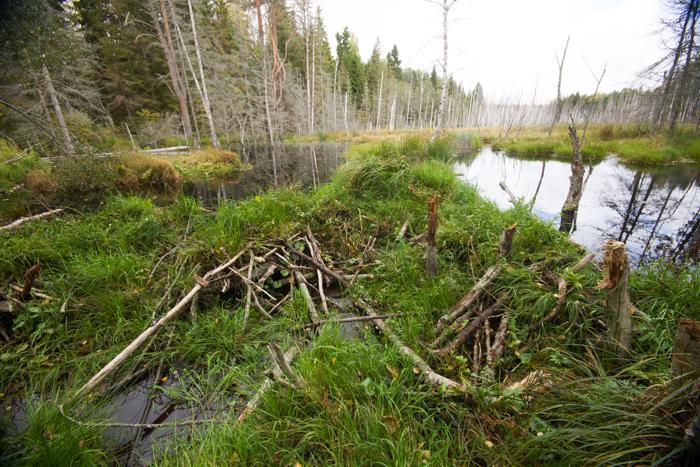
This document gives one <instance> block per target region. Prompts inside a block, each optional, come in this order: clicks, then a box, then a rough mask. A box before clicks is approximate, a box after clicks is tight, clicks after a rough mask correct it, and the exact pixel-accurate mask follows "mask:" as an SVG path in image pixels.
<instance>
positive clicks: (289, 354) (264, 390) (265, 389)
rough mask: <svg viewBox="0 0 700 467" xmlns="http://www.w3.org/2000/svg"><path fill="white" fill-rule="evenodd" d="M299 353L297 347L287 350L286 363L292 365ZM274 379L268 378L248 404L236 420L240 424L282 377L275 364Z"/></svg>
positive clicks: (285, 354) (284, 356)
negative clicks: (276, 380)
mask: <svg viewBox="0 0 700 467" xmlns="http://www.w3.org/2000/svg"><path fill="white" fill-rule="evenodd" d="M298 353H299V348H298V347H297V346H295V345H293V346H291V347H290V348H289V350H287V351H286V352H285V353H284V355H283V358H284V361H285V362H286V363H287V364H291V363H292V361H293V360H294V357H296V355H297V354H298ZM272 374H273V378H274V379H272V378H266V379H265V382H263V384H262V386H260V389H258V391H257V392H256V393H255V395H254V396H253V397H252V398H251V399H250V400H249V401H248V403H247V404H246V406H245V408H244V409H243V410H242V411H241V413H240V415H238V418H237V419H236V420H237V422H238V423H242V422H243V421H244V420H245V419H246V418H248V416H249V415H250V414H251V413H253V411H254V410H255V409H256V408H257V407H258V405H260V401H261V400H262V398H263V397H264V396H265V394H267V392H268V391H269V390H270V389H271V388H272V385H273V384H274V382H275V379H279V378H281V377H282V370H281V369H280V368H279V366H278V365H276V364H275V368H274V369H273V370H272Z"/></svg>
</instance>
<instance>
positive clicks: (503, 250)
mask: <svg viewBox="0 0 700 467" xmlns="http://www.w3.org/2000/svg"><path fill="white" fill-rule="evenodd" d="M516 227H517V224H513V225H511V226H509V227H508V228H506V229H505V230H504V231H503V233H502V234H501V241H500V243H499V245H498V252H499V259H500V258H504V257H505V256H507V255H508V253H509V252H510V249H511V247H512V246H513V236H514V235H515V229H516ZM502 269H503V264H502V263H501V262H500V261H499V262H497V263H496V264H494V265H493V266H491V267H489V268H488V269H487V270H486V272H484V275H483V276H481V278H480V279H479V280H478V281H477V282H476V284H474V287H472V289H471V290H470V291H469V293H467V294H466V295H465V296H464V297H462V299H461V300H460V301H458V302H457V303H456V304H455V305H454V306H453V307H452V308H451V309H450V311H449V312H447V313H445V314H444V315H443V316H441V317H440V319H438V322H437V325H436V331H437V332H438V333H441V332H442V330H443V329H445V327H446V326H448V325H449V324H450V323H452V322H454V321H455V320H457V319H458V318H460V317H461V316H462V315H463V314H464V313H465V312H467V311H468V310H469V307H471V306H472V305H473V304H475V303H476V301H477V300H478V299H479V297H481V294H483V292H484V291H485V290H486V287H487V286H488V285H489V284H491V282H493V280H494V279H495V278H496V276H498V274H500V272H501V270H502ZM445 338H446V337H445ZM445 338H440V336H438V339H436V340H435V341H433V346H434V347H435V346H437V345H440V344H441V342H442V341H444V339H445Z"/></svg>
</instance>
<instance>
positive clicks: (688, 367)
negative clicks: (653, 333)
mask: <svg viewBox="0 0 700 467" xmlns="http://www.w3.org/2000/svg"><path fill="white" fill-rule="evenodd" d="M671 371H672V372H673V376H683V375H687V377H690V378H696V377H698V376H700V321H694V320H692V319H681V320H679V321H678V329H677V330H676V340H675V342H674V343H673V359H672V360H671Z"/></svg>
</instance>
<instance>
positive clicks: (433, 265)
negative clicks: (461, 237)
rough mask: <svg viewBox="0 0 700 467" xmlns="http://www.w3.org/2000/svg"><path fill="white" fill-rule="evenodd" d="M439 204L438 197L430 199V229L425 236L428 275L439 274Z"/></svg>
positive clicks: (426, 270) (426, 271)
mask: <svg viewBox="0 0 700 467" xmlns="http://www.w3.org/2000/svg"><path fill="white" fill-rule="evenodd" d="M437 205H438V200H437V198H436V197H432V198H430V201H428V231H427V234H426V238H425V242H426V244H427V246H426V249H425V273H426V275H427V276H428V277H435V276H437V270H438V261H437V240H436V238H435V234H436V233H437V224H438V214H437Z"/></svg>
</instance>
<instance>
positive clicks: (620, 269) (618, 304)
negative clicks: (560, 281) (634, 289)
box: [598, 240, 635, 357]
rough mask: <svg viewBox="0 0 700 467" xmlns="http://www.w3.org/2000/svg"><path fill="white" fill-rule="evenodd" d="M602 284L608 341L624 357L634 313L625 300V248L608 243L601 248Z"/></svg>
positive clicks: (600, 286) (629, 341) (616, 242)
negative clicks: (602, 251) (604, 294)
mask: <svg viewBox="0 0 700 467" xmlns="http://www.w3.org/2000/svg"><path fill="white" fill-rule="evenodd" d="M603 250H604V253H603V263H604V272H603V281H602V282H601V283H600V284H599V285H598V288H599V289H605V291H606V298H605V306H606V310H607V325H608V338H609V340H610V342H611V343H612V344H613V346H614V347H616V353H617V355H619V356H621V357H626V356H627V355H628V354H629V350H630V349H631V347H632V314H633V313H634V311H635V309H634V306H632V301H631V300H630V296H629V261H628V259H627V249H626V247H625V244H624V243H622V242H618V241H615V240H608V241H607V242H606V243H605V245H604V246H603Z"/></svg>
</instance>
